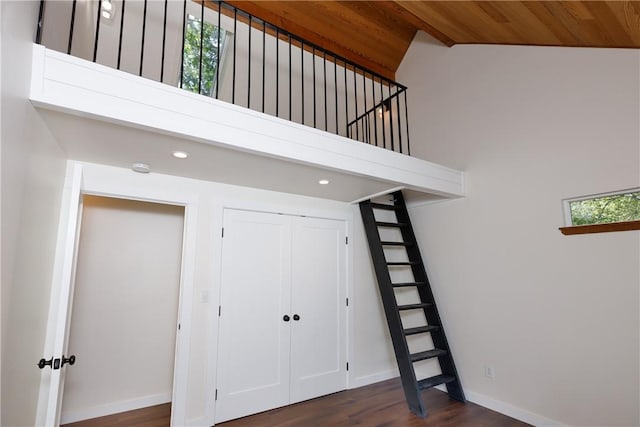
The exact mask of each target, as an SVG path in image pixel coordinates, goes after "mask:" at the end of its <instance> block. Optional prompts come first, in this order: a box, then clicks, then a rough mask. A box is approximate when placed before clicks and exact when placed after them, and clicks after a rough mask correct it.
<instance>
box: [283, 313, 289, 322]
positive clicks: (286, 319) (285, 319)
mask: <svg viewBox="0 0 640 427" xmlns="http://www.w3.org/2000/svg"><path fill="white" fill-rule="evenodd" d="M290 319H291V318H290V317H289V315H288V314H285V315H284V317H283V318H282V320H284V321H285V322H288V321H289V320H290Z"/></svg>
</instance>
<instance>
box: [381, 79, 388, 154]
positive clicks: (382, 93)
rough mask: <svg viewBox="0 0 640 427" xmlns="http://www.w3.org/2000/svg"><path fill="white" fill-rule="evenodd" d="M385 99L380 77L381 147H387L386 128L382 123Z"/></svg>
mask: <svg viewBox="0 0 640 427" xmlns="http://www.w3.org/2000/svg"><path fill="white" fill-rule="evenodd" d="M385 106H386V104H385V101H384V85H383V84H382V79H380V110H381V111H382V117H381V119H380V121H381V122H382V148H385V149H386V148H387V130H386V129H385V125H384V109H385Z"/></svg>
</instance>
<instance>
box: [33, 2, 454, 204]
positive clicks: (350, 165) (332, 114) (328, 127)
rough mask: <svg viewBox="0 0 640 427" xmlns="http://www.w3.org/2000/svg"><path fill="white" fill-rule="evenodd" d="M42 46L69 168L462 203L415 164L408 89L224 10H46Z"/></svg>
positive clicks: (53, 5)
mask: <svg viewBox="0 0 640 427" xmlns="http://www.w3.org/2000/svg"><path fill="white" fill-rule="evenodd" d="M107 12H108V13H107ZM36 38H37V40H36V44H34V48H33V71H32V79H31V95H30V98H31V101H32V103H33V104H34V105H36V106H37V107H38V108H39V111H40V112H41V114H42V115H43V117H44V118H45V120H46V122H47V123H48V126H49V127H50V129H51V131H52V133H53V134H54V135H55V136H56V137H57V139H58V141H59V143H60V144H61V146H62V147H63V148H64V149H65V150H66V152H67V155H68V156H69V158H71V159H74V160H81V161H88V162H93V163H102V164H108V165H114V166H120V167H130V166H131V164H132V163H134V162H143V163H147V164H149V165H150V166H151V169H152V171H154V172H160V173H167V174H172V175H180V176H187V177H192V178H197V179H204V180H210V181H216V182H222V183H227V184H235V185H242V186H248V187H255V188H262V189H269V190H275V191H281V192H287V193H293V194H301V195H307V196H313V197H321V198H328V199H334V200H340V201H345V202H356V201H359V200H363V199H367V198H370V197H372V196H374V195H378V194H384V193H389V192H392V191H395V190H398V189H404V190H407V197H408V199H409V200H410V201H411V200H418V199H419V200H425V199H433V198H441V197H459V196H462V195H463V194H464V187H463V174H462V172H460V171H456V170H453V169H449V168H446V167H443V166H440V165H437V164H434V163H431V162H428V161H425V160H421V159H417V158H414V157H411V156H410V154H411V140H410V138H409V124H408V111H407V88H406V87H404V86H402V85H401V84H399V83H397V82H394V81H392V80H389V79H387V78H385V77H383V76H380V75H378V74H376V73H374V72H371V71H369V70H366V69H364V68H362V67H359V66H357V65H356V64H353V63H351V62H349V61H348V60H346V59H344V58H342V57H340V56H338V55H335V54H333V53H331V52H329V51H326V50H324V49H322V48H320V47H318V46H316V45H313V44H311V43H309V42H306V41H305V40H302V39H301V38H299V37H296V36H295V35H293V34H290V33H288V32H286V31H284V30H282V29H280V28H278V27H276V26H274V25H272V24H270V23H268V22H265V21H263V20H261V19H259V18H257V17H254V16H252V15H249V14H247V13H245V12H243V11H241V10H239V9H237V8H235V7H233V6H230V5H228V4H226V3H224V2H209V1H205V2H192V1H186V0H183V1H166V2H151V1H124V0H123V1H116V0H112V1H108V0H103V1H102V2H98V1H80V0H73V1H51V2H42V3H41V13H40V17H39V21H38V29H37V37H36ZM418 137H419V136H418ZM414 138H415V136H414ZM414 143H415V142H414ZM174 151H184V152H187V153H189V158H188V159H186V160H183V161H177V160H176V159H174V158H172V157H171V153H172V152H174ZM320 179H326V180H329V181H330V185H325V186H320V185H317V183H318V180H320Z"/></svg>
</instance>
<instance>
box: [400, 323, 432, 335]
mask: <svg viewBox="0 0 640 427" xmlns="http://www.w3.org/2000/svg"><path fill="white" fill-rule="evenodd" d="M439 328H440V327H439V326H435V325H428V326H418V327H417V328H407V329H405V330H404V334H405V335H415V334H424V333H426V332H431V331H435V330H438V329H439Z"/></svg>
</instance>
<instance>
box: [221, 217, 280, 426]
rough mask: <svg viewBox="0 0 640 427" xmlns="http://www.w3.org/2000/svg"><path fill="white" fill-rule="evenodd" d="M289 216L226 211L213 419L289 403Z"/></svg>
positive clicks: (237, 415) (255, 411)
mask: <svg viewBox="0 0 640 427" xmlns="http://www.w3.org/2000/svg"><path fill="white" fill-rule="evenodd" d="M290 269H291V218H289V217H286V216H283V215H277V214H266V213H258V212H245V211H237V210H225V213H224V238H223V249H222V280H221V282H222V283H221V293H220V304H221V316H220V332H219V338H218V352H219V353H218V357H219V359H218V401H217V404H216V422H222V421H225V420H229V419H233V418H238V417H242V416H245V415H249V414H253V413H257V412H261V411H264V410H267V409H271V408H275V407H278V406H283V405H287V404H288V403H289V401H290V330H291V323H292V322H291V321H289V322H285V321H284V320H283V316H284V315H290V314H291V313H290V304H291V301H290V292H291V282H290Z"/></svg>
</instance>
